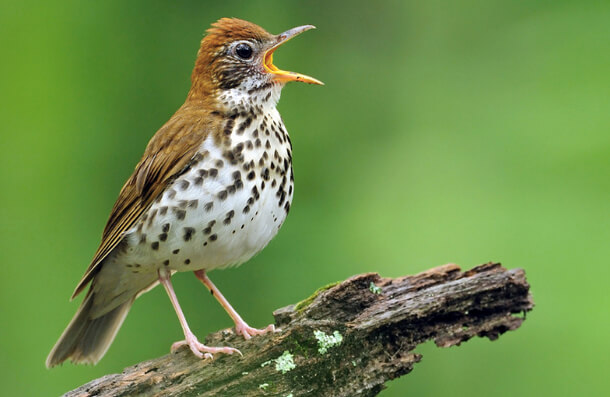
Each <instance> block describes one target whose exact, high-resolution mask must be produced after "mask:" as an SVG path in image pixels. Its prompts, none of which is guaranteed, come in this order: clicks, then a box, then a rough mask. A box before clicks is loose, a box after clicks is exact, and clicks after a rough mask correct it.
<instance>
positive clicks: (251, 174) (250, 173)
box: [247, 171, 256, 181]
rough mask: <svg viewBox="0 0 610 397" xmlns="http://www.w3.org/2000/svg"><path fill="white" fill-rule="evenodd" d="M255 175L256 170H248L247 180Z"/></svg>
mask: <svg viewBox="0 0 610 397" xmlns="http://www.w3.org/2000/svg"><path fill="white" fill-rule="evenodd" d="M255 176H256V172H254V171H250V172H248V176H247V178H248V180H249V181H251V180H252V179H254V177H255Z"/></svg>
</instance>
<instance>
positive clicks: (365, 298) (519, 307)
mask: <svg viewBox="0 0 610 397" xmlns="http://www.w3.org/2000/svg"><path fill="white" fill-rule="evenodd" d="M532 307H533V301H532V298H531V294H530V293H529V285H528V283H527V281H526V279H525V272H524V271H523V270H521V269H514V270H506V269H504V268H503V267H502V266H500V264H498V263H489V264H485V265H481V266H477V267H475V268H473V269H472V270H469V271H466V272H462V271H461V270H460V268H459V267H458V266H456V265H453V264H449V265H445V266H440V267H437V268H434V269H431V270H428V271H426V272H423V273H420V274H418V275H415V276H405V277H400V278H395V279H391V278H382V277H380V276H379V275H378V274H375V273H368V274H360V275H357V276H353V277H351V278H349V279H347V280H345V281H343V282H340V283H336V284H332V285H328V286H326V287H323V288H320V289H319V290H318V291H316V292H315V293H314V294H313V295H312V296H311V297H309V298H307V299H306V300H304V301H302V302H300V303H298V304H296V305H291V306H287V307H284V308H281V309H278V310H276V311H275V312H274V316H275V321H276V328H277V332H276V333H275V334H272V335H266V336H258V337H254V338H252V339H251V340H249V341H244V340H243V338H241V337H239V336H236V335H235V334H234V332H233V330H231V329H226V330H222V331H219V332H216V333H213V334H211V335H209V336H208V338H207V340H206V342H207V344H209V345H228V346H233V347H236V348H238V349H240V350H241V351H242V352H243V357H240V356H238V355H232V356H226V355H222V354H219V355H217V357H216V358H215V359H214V360H213V361H211V360H199V359H197V358H196V357H195V356H194V355H193V354H192V353H191V352H190V351H189V350H188V349H181V350H180V351H178V352H176V353H173V354H168V355H166V356H163V357H159V358H156V359H153V360H149V361H145V362H141V363H139V364H136V365H134V366H132V367H128V368H126V369H125V370H124V371H123V372H122V373H120V374H113V375H106V376H104V377H102V378H99V379H96V380H94V381H91V382H89V383H87V384H85V385H83V386H81V387H79V388H77V389H75V390H73V391H71V392H68V393H67V394H66V396H99V397H101V396H134V395H147V396H148V395H171V396H294V397H296V396H356V395H361V396H374V395H377V394H378V393H379V392H380V391H381V390H382V389H383V388H384V383H385V382H387V381H388V380H391V379H394V378H397V377H399V376H402V375H405V374H407V373H409V372H410V371H411V370H412V369H413V365H414V364H415V363H417V362H419V361H420V359H421V355H420V354H418V353H415V352H414V349H415V348H416V347H417V345H419V344H421V343H424V342H426V341H427V340H434V341H435V343H436V344H437V345H438V346H440V347H448V346H453V345H458V344H460V343H461V342H464V341H467V340H468V339H470V338H472V337H473V336H481V337H487V338H489V339H491V340H495V339H497V338H498V336H499V335H500V334H502V333H504V332H506V331H509V330H514V329H517V328H519V326H520V325H521V323H522V322H523V321H524V320H525V313H526V312H528V311H530V310H531V309H532Z"/></svg>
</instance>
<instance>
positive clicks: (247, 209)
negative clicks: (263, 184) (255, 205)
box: [242, 205, 250, 214]
mask: <svg viewBox="0 0 610 397" xmlns="http://www.w3.org/2000/svg"><path fill="white" fill-rule="evenodd" d="M242 212H243V213H244V214H247V213H248V212H250V206H249V205H246V206H245V207H244V209H243V210H242Z"/></svg>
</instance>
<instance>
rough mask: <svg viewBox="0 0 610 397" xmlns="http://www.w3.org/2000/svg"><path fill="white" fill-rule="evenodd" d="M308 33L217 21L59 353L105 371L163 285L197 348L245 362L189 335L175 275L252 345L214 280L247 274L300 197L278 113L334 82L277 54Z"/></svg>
mask: <svg viewBox="0 0 610 397" xmlns="http://www.w3.org/2000/svg"><path fill="white" fill-rule="evenodd" d="M312 28H313V26H311V25H306V26H300V27H297V28H294V29H290V30H288V31H286V32H284V33H282V34H279V35H272V34H270V33H268V32H267V31H265V30H264V29H262V28H261V27H259V26H257V25H255V24H253V23H250V22H247V21H243V20H240V19H228V18H223V19H221V20H219V21H218V22H216V23H214V24H213V25H212V27H211V28H210V29H209V30H208V31H207V35H206V36H205V37H204V38H203V40H202V41H201V47H200V49H199V53H198V55H197V60H196V62H195V67H194V69H193V73H192V76H191V81H192V85H191V89H190V91H189V93H188V96H187V98H186V101H185V102H184V104H183V105H182V106H181V107H180V109H178V111H177V112H176V113H175V114H174V115H173V116H172V117H171V118H170V120H169V121H168V122H167V123H166V124H165V125H164V126H163V127H161V129H160V130H159V131H158V132H157V133H156V134H155V135H154V136H153V138H152V139H151V140H150V142H149V143H148V146H147V147H146V150H145V152H144V155H143V156H142V159H141V160H140V162H139V163H138V164H137V165H136V168H135V170H134V172H133V174H132V175H131V177H130V178H129V179H128V180H127V182H126V183H125V185H124V186H123V188H122V189H121V192H120V194H119V197H118V199H117V201H116V203H115V205H114V207H113V209H112V212H111V214H110V218H109V219H108V223H107V224H106V227H105V229H104V232H103V235H102V242H101V244H100V246H99V248H98V250H97V252H96V253H95V256H94V258H93V261H92V262H91V265H90V266H89V268H88V269H87V271H86V272H85V275H84V276H83V278H82V280H81V281H80V282H79V284H78V286H77V287H76V290H75V291H74V294H73V295H72V298H74V297H75V296H77V295H78V294H79V293H80V292H82V291H83V290H84V289H85V288H86V287H87V285H90V287H89V290H88V291H87V294H86V296H85V298H84V300H83V302H82V303H81V306H80V308H79V309H78V311H77V312H76V314H75V316H74V318H73V319H72V321H71V322H70V324H69V325H68V327H67V328H66V330H65V331H64V332H63V334H62V335H61V337H60V338H59V341H58V342H57V343H56V345H55V346H54V347H53V350H52V351H51V353H50V354H49V356H48V358H47V361H46V364H47V367H52V366H55V365H58V364H60V363H62V362H63V361H65V360H67V359H70V360H71V361H72V362H74V363H96V362H98V361H99V360H100V359H101V358H102V356H103V355H104V354H105V353H106V351H107V350H108V348H109V346H110V344H111V343H112V341H113V339H114V337H115V336H116V333H117V332H118V330H119V328H120V326H121V324H122V322H123V320H124V319H125V316H126V315H127V313H128V312H129V309H130V308H131V305H132V304H133V302H134V300H135V299H136V298H137V297H138V296H140V295H142V294H143V293H144V292H146V291H149V290H150V289H151V288H153V287H155V286H156V285H157V284H159V283H160V284H161V285H163V287H164V288H165V290H166V291H167V294H168V295H169V298H170V301H171V303H172V305H173V306H174V309H175V311H176V314H177V315H178V319H179V320H180V324H181V326H182V329H183V331H184V337H185V339H184V340H183V341H180V342H176V343H174V344H173V345H172V349H176V348H178V347H179V346H182V345H187V346H188V347H189V348H190V349H191V350H192V352H193V353H194V354H195V355H196V356H198V357H200V358H211V357H212V356H213V354H215V353H228V354H232V353H235V352H237V353H239V351H238V350H236V349H234V348H231V347H209V346H205V345H204V344H202V343H200V342H199V341H198V340H197V338H196V337H195V335H194V334H193V333H192V332H191V330H190V329H189V326H188V324H187V322H186V319H185V317H184V315H183V313H182V310H181V309H180V305H179V303H178V299H177V298H176V295H175V293H174V290H173V288H172V284H171V281H170V278H171V275H172V274H173V273H175V272H183V271H193V272H194V273H195V275H196V276H197V278H198V279H199V280H201V282H202V283H203V284H204V285H205V286H206V287H207V288H208V289H209V290H210V291H211V292H212V294H213V295H214V297H215V298H216V299H217V300H218V301H219V302H220V304H221V305H222V306H223V307H224V308H225V309H226V311H227V312H228V314H229V315H230V316H231V318H232V319H233V320H234V321H235V329H236V332H237V333H239V334H241V335H243V336H244V337H245V338H246V339H249V338H250V337H252V336H254V335H259V334H264V333H266V332H269V331H273V325H270V326H268V327H266V328H264V329H256V328H252V327H250V326H249V325H248V324H246V322H245V321H244V320H243V319H242V318H241V317H240V316H239V314H237V312H236V311H235V310H234V309H233V308H232V307H231V305H230V304H229V302H227V300H226V299H225V298H224V297H223V296H222V294H221V293H220V292H219V291H218V289H217V288H216V287H215V286H214V284H212V282H211V281H210V279H209V278H208V277H207V274H206V271H209V270H213V269H219V268H225V267H228V266H234V265H239V264H241V263H243V262H245V261H247V260H248V259H250V258H251V257H252V256H253V255H255V254H256V253H257V252H259V251H260V250H262V249H263V248H264V247H265V246H266V245H267V243H269V241H270V240H271V239H272V238H273V237H274V236H275V235H276V234H277V232H278V230H279V229H280V227H281V226H282V223H283V222H284V220H285V219H286V215H287V214H288V211H289V210H290V204H291V202H292V197H293V193H294V187H293V186H294V185H293V181H294V179H293V173H292V146H291V143H290V138H289V136H288V132H287V131H286V128H285V127H284V123H283V121H282V118H281V117H280V114H279V113H278V111H277V110H276V104H277V102H278V100H279V98H280V93H281V90H282V88H283V87H284V85H285V84H286V83H287V82H290V81H301V82H305V83H310V84H322V83H321V82H320V81H318V80H316V79H314V78H312V77H308V76H305V75H302V74H298V73H294V72H287V71H283V70H280V69H278V68H277V67H276V66H275V65H274V64H273V54H274V51H275V50H276V49H277V48H278V47H279V46H280V45H282V44H283V43H285V42H286V41H288V40H290V39H291V38H293V37H294V36H296V35H298V34H300V33H302V32H304V31H306V30H309V29H312Z"/></svg>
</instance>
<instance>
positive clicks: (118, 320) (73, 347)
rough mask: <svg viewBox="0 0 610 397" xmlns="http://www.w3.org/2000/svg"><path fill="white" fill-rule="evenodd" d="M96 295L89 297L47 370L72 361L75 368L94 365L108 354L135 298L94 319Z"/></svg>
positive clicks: (57, 347) (53, 351)
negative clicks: (76, 366)
mask: <svg viewBox="0 0 610 397" xmlns="http://www.w3.org/2000/svg"><path fill="white" fill-rule="evenodd" d="M94 300H95V293H92V292H91V291H89V294H88V295H87V297H86V298H85V300H84V301H83V303H82V304H81V306H80V308H79V309H78V311H77V312H76V314H75V315H74V318H73V319H72V321H70V324H68V327H67V328H66V330H65V331H64V332H63V334H62V335H61V337H60V338H59V340H58V341H57V343H56V344H55V346H54V347H53V349H52V350H51V353H49V356H48V357H47V361H46V364H47V368H51V367H54V366H56V365H59V364H61V363H62V362H64V361H65V360H67V359H70V361H72V362H73V363H75V364H95V363H97V362H98V361H99V360H100V359H101V358H102V357H103V356H104V354H106V351H107V350H108V348H109V347H110V344H111V343H112V341H113V340H114V337H115V336H116V334H117V332H118V331H119V328H121V325H122V324H123V320H125V317H126V316H127V313H128V312H129V309H130V308H131V305H132V304H133V301H134V300H135V296H134V297H132V298H131V299H128V300H127V301H126V302H124V303H122V304H120V305H119V306H117V307H116V308H114V309H112V310H110V311H109V312H107V313H105V314H103V315H101V316H99V317H96V318H92V317H93V316H92V308H93V303H94Z"/></svg>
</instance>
